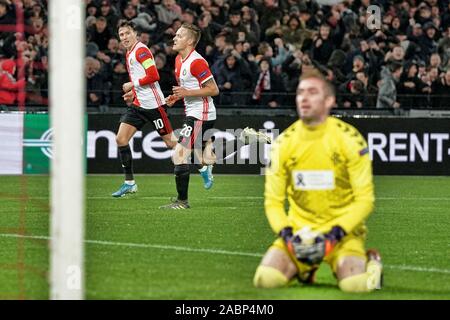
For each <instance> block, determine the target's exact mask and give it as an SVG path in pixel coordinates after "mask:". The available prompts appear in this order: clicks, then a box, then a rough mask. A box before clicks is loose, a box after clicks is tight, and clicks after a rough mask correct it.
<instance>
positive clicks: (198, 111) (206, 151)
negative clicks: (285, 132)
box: [161, 23, 219, 209]
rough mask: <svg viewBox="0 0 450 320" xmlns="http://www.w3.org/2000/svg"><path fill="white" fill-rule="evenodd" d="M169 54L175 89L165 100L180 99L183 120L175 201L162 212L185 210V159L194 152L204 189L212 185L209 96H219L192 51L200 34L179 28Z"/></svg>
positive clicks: (194, 29)
mask: <svg viewBox="0 0 450 320" xmlns="http://www.w3.org/2000/svg"><path fill="white" fill-rule="evenodd" d="M173 40H174V44H173V50H175V51H177V52H178V53H179V54H178V56H177V57H176V60H175V76H176V78H177V81H178V84H179V85H178V86H176V87H174V88H173V94H172V95H170V96H169V97H168V98H167V99H166V102H167V105H168V106H172V105H173V104H174V103H175V102H176V101H177V100H180V99H183V102H184V106H185V112H186V118H185V121H184V124H183V128H182V129H181V131H180V137H179V140H178V144H177V146H176V147H175V152H174V155H173V162H174V164H175V170H174V172H175V181H176V186H177V192H178V197H177V199H176V200H174V201H173V202H172V203H170V204H168V205H166V206H162V207H161V208H164V209H187V208H189V203H188V187H189V173H190V171H189V164H188V158H189V156H190V155H191V153H192V151H195V152H194V153H193V154H194V157H196V160H197V161H196V163H197V166H198V169H199V171H200V174H201V175H202V177H203V180H204V186H205V188H206V189H209V188H211V186H212V183H213V177H212V164H213V163H214V162H215V160H216V159H215V155H214V153H213V151H212V141H211V135H212V130H213V128H214V123H215V120H216V107H215V105H214V102H213V100H212V98H211V97H212V96H216V95H218V94H219V88H218V87H217V84H216V82H215V81H214V77H213V75H212V73H211V70H210V69H209V66H208V63H207V62H206V60H205V59H204V58H203V57H202V56H201V55H200V54H199V53H198V52H197V51H195V46H196V45H197V43H198V41H199V40H200V30H199V28H198V27H197V26H195V25H192V24H187V23H185V24H183V25H182V26H181V27H180V28H179V29H178V30H177V32H176V34H175V37H174V39H173Z"/></svg>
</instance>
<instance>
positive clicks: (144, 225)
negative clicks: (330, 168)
mask: <svg viewBox="0 0 450 320" xmlns="http://www.w3.org/2000/svg"><path fill="white" fill-rule="evenodd" d="M0 179H1V182H2V183H1V186H0V200H1V205H0V213H1V214H0V234H1V235H0V298H4V299H17V298H24V299H48V296H49V289H48V283H47V276H46V274H47V273H48V267H49V266H48V258H49V256H48V255H49V252H48V241H47V239H48V235H49V200H48V197H49V192H48V189H49V188H48V183H49V178H48V177H46V176H25V177H11V176H2V177H0ZM136 180H137V182H138V185H139V192H138V193H137V194H135V195H132V196H129V197H127V198H122V199H113V198H111V197H110V194H111V193H112V192H113V191H115V190H116V188H118V186H119V185H120V183H121V181H122V177H121V176H119V175H116V176H88V177H87V179H86V184H87V193H86V208H87V210H86V211H87V214H86V236H85V239H86V245H85V248H86V256H85V265H86V297H87V298H88V299H450V240H449V239H450V238H449V230H448V228H449V226H450V178H446V177H387V176H381V177H376V180H375V185H376V196H377V200H376V210H375V212H374V214H372V216H371V217H370V219H369V221H368V227H369V234H368V241H367V246H368V247H377V248H378V249H379V250H380V251H381V253H382V256H383V262H384V265H385V287H384V288H383V290H380V291H377V292H375V293H371V294H345V293H342V292H340V291H339V290H338V289H337V287H336V281H335V279H334V278H333V276H332V274H331V272H330V269H329V268H328V266H326V265H324V266H323V267H321V269H320V270H319V272H318V277H317V282H318V283H317V284H316V285H313V286H302V285H300V284H293V285H291V286H289V287H287V288H283V289H276V290H257V289H254V288H253V287H252V277H253V273H254V271H255V268H256V267H257V265H258V264H259V262H260V259H261V255H262V254H263V253H264V252H265V251H266V249H267V247H268V246H269V245H270V244H271V243H272V241H273V240H274V235H273V234H272V232H271V230H270V228H269V225H268V223H267V220H266V218H265V216H264V211H263V198H262V194H263V184H264V178H263V177H260V176H238V175H235V176H226V175H217V176H216V180H215V185H214V187H213V189H211V190H209V191H206V190H204V189H203V186H202V184H201V180H200V177H199V176H198V175H192V176H191V187H190V203H191V206H192V209H191V210H187V211H162V210H159V209H157V208H158V206H159V205H162V204H165V203H167V201H168V200H169V198H170V197H171V196H173V195H174V194H175V184H174V179H173V176H171V175H138V176H137V177H136ZM20 225H23V226H25V229H24V230H20V228H19V227H20ZM22 231H24V232H25V234H26V235H27V238H18V237H16V236H14V234H19V233H21V232H22Z"/></svg>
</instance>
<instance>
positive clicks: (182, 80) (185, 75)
mask: <svg viewBox="0 0 450 320" xmlns="http://www.w3.org/2000/svg"><path fill="white" fill-rule="evenodd" d="M175 76H176V78H177V81H178V83H179V85H180V86H182V87H184V88H186V89H188V90H193V89H194V90H195V89H201V88H202V84H203V83H205V82H206V81H208V80H209V79H211V78H213V75H212V73H211V70H210V69H209V66H208V62H206V60H205V59H204V58H203V57H202V56H201V55H200V54H199V53H198V52H197V51H195V50H192V51H191V53H189V55H188V56H187V57H186V59H184V60H183V59H182V58H181V56H180V55H178V56H177V58H176V59H175ZM184 106H185V111H186V116H187V117H194V118H196V119H198V120H203V121H208V120H215V119H216V107H215V106H214V102H213V99H212V98H211V97H185V98H184Z"/></svg>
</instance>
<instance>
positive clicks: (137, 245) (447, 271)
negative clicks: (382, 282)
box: [0, 233, 450, 274]
mask: <svg viewBox="0 0 450 320" xmlns="http://www.w3.org/2000/svg"><path fill="white" fill-rule="evenodd" d="M0 237H3V238H24V239H35V240H50V237H47V236H27V235H20V234H14V233H0ZM84 242H85V243H89V244H96V245H103V246H117V247H128V248H144V249H145V248H147V249H161V250H175V251H185V252H203V253H211V254H222V255H230V256H243V257H256V258H261V257H262V256H263V254H261V253H251V252H240V251H228V250H220V249H202V248H189V247H180V246H168V245H158V244H146V243H131V242H114V241H102V240H84ZM384 267H385V268H388V269H398V270H405V271H416V272H428V273H443V274H450V269H438V268H424V267H417V266H405V265H384Z"/></svg>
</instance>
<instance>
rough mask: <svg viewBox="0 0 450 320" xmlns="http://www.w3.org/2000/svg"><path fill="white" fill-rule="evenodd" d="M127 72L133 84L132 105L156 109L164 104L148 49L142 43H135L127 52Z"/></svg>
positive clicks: (153, 61)
mask: <svg viewBox="0 0 450 320" xmlns="http://www.w3.org/2000/svg"><path fill="white" fill-rule="evenodd" d="M126 58H127V70H128V75H129V76H130V81H131V82H133V93H134V101H133V104H134V105H135V106H137V107H141V108H144V109H156V108H158V107H160V106H162V105H164V104H165V100H164V95H163V93H162V91H161V87H160V86H159V83H158V81H159V74H158V69H156V65H155V60H154V59H153V54H152V52H151V51H150V49H149V48H148V47H147V46H146V45H145V44H143V43H142V42H136V44H135V45H134V46H133V48H132V49H131V50H130V51H128V52H127V55H126Z"/></svg>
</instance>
